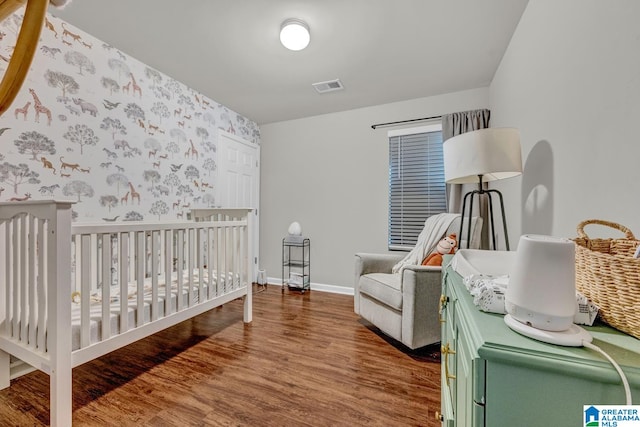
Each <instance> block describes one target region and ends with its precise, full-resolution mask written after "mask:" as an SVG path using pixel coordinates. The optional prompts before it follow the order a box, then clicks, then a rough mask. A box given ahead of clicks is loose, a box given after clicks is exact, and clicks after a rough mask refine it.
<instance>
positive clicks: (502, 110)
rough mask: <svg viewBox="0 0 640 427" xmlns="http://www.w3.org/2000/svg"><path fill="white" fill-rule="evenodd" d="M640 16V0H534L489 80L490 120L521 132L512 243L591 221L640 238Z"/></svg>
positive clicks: (509, 184)
mask: <svg viewBox="0 0 640 427" xmlns="http://www.w3.org/2000/svg"><path fill="white" fill-rule="evenodd" d="M639 17H640V2H638V1H637V0H616V1H615V2H610V1H606V0H592V1H583V0H563V1H560V2H555V1H548V0H531V1H530V2H529V5H528V7H527V9H526V11H525V12H524V14H523V16H522V19H521V21H520V24H519V25H518V27H517V29H516V32H515V34H514V36H513V38H512V40H511V44H510V46H509V48H508V49H507V52H506V54H505V56H504V58H503V60H502V63H501V64H500V67H499V68H498V71H497V72H496V75H495V77H494V79H493V82H492V84H491V86H490V108H491V112H492V116H491V124H492V126H515V127H518V128H519V129H520V131H521V136H522V148H523V160H524V161H525V172H524V174H523V177H522V178H516V179H512V180H510V181H504V182H503V183H500V187H501V188H503V189H504V190H505V198H506V203H507V204H508V205H509V206H508V212H507V218H508V222H509V225H510V230H509V231H510V233H509V234H510V235H511V238H512V239H517V237H518V236H519V235H520V234H521V233H532V232H535V233H544V234H552V235H559V236H568V237H573V236H575V233H576V231H575V228H576V225H577V224H578V222H580V221H581V220H583V219H587V218H599V219H607V220H611V221H614V222H619V223H622V224H624V225H626V226H628V227H630V228H631V229H632V230H634V231H635V232H636V235H640V216H639V215H638V207H639V206H640V204H639V203H638V191H637V189H638V184H639V183H640V165H639V160H640V135H639V130H638V122H639V120H640V44H639V41H640V26H639V25H638V23H637V21H638V18H639ZM496 187H497V185H496ZM589 230H592V231H590V234H600V233H599V231H598V227H596V228H595V229H593V228H588V229H587V231H589ZM605 231H606V230H605ZM605 234H607V235H617V233H615V232H613V233H605ZM515 241H517V240H515Z"/></svg>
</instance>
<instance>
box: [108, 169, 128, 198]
mask: <svg viewBox="0 0 640 427" xmlns="http://www.w3.org/2000/svg"><path fill="white" fill-rule="evenodd" d="M107 184H109V185H111V186H113V185H115V186H116V192H117V194H118V195H120V187H123V188H124V187H127V186H128V185H129V178H127V177H126V176H125V175H123V174H121V173H112V174H111V175H109V176H107Z"/></svg>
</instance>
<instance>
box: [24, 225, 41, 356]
mask: <svg viewBox="0 0 640 427" xmlns="http://www.w3.org/2000/svg"><path fill="white" fill-rule="evenodd" d="M29 219H30V224H29V230H30V233H29V259H30V260H35V259H36V249H37V246H36V244H37V243H36V242H37V237H38V235H37V231H36V225H37V223H38V222H37V218H36V217H35V216H31V217H30V218H29ZM26 264H28V268H29V291H28V294H29V323H28V334H29V336H28V341H29V347H32V348H35V347H36V329H37V328H36V324H37V323H36V319H37V317H36V315H37V310H36V308H37V307H36V286H37V282H36V281H37V278H38V274H37V268H38V266H37V263H35V262H31V263H26ZM25 339H27V338H26V337H25Z"/></svg>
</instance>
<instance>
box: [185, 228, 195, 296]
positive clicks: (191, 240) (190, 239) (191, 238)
mask: <svg viewBox="0 0 640 427" xmlns="http://www.w3.org/2000/svg"><path fill="white" fill-rule="evenodd" d="M194 232H195V230H194V229H193V228H188V229H187V240H188V242H189V244H188V246H187V251H188V252H187V254H188V255H187V258H188V259H187V268H188V269H189V270H188V273H187V282H188V286H189V290H188V292H187V307H191V306H193V303H194V301H193V299H194V296H195V295H194V293H193V258H194V257H195V251H194V245H195V236H194V234H195V233H194Z"/></svg>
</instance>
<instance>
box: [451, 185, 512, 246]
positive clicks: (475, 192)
mask: <svg viewBox="0 0 640 427" xmlns="http://www.w3.org/2000/svg"><path fill="white" fill-rule="evenodd" d="M478 178H479V180H480V182H479V184H478V189H477V190H473V191H469V192H468V193H467V194H465V195H464V199H463V201H462V214H461V217H460V234H459V236H460V237H459V238H460V239H461V238H462V230H464V223H465V212H466V208H467V199H468V200H469V211H468V221H469V224H468V225H467V248H469V242H470V240H471V219H472V216H473V199H474V197H475V196H476V195H477V197H478V203H480V198H481V197H482V196H486V197H487V200H488V202H489V221H490V222H491V241H492V243H493V246H492V249H493V250H496V249H497V245H496V234H495V221H494V220H493V195H496V194H497V195H498V198H499V201H500V212H501V213H502V226H503V229H504V240H505V244H506V248H507V250H510V248H509V234H508V233H507V219H506V216H505V213H504V200H503V198H502V193H501V192H500V191H498V190H494V189H491V190H485V189H483V188H482V175H479V176H478Z"/></svg>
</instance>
